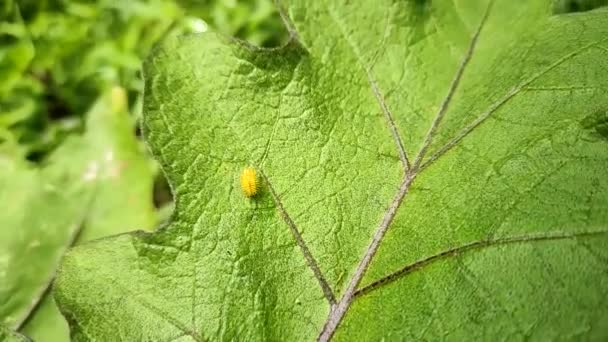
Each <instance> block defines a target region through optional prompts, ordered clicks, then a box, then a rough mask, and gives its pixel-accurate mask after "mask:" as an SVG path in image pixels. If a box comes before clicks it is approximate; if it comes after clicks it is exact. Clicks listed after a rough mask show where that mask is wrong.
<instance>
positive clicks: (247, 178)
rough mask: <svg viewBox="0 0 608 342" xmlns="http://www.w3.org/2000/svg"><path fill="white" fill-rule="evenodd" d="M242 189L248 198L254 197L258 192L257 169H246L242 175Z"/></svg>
mask: <svg viewBox="0 0 608 342" xmlns="http://www.w3.org/2000/svg"><path fill="white" fill-rule="evenodd" d="M241 188H242V189H243V193H244V194H245V196H247V197H253V196H255V194H257V192H258V179H257V175H256V173H255V169H254V168H252V167H246V168H245V169H244V170H243V172H242V173H241Z"/></svg>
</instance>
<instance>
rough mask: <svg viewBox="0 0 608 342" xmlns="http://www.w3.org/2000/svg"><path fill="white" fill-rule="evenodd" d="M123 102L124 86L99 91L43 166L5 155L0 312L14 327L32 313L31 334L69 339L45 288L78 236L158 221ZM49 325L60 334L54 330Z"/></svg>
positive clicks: (27, 328) (147, 172) (144, 161)
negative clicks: (80, 126)
mask: <svg viewBox="0 0 608 342" xmlns="http://www.w3.org/2000/svg"><path fill="white" fill-rule="evenodd" d="M125 105H126V98H125V95H124V91H122V90H121V89H120V88H115V89H114V90H113V91H111V92H108V93H107V94H105V95H104V96H103V97H101V98H100V100H99V101H98V102H97V104H96V105H95V107H94V108H93V109H92V110H91V112H90V113H89V115H88V116H89V120H88V122H87V132H86V133H85V134H84V135H83V136H82V137H73V138H71V139H68V140H67V141H66V142H65V144H64V145H63V146H62V147H61V148H60V149H59V150H57V151H56V153H54V154H53V155H52V156H51V158H50V160H49V161H48V163H47V165H46V166H45V167H43V168H40V169H39V168H34V167H32V166H31V165H28V164H25V163H24V162H21V161H19V160H17V159H14V158H0V163H2V168H1V170H2V177H1V178H0V179H2V186H1V187H0V189H1V190H2V191H1V192H0V196H1V197H2V203H4V204H5V208H4V210H3V211H2V214H1V215H0V222H1V223H2V227H3V228H2V230H0V237H1V238H0V241H1V243H0V256H1V257H2V258H1V259H0V260H2V263H0V284H1V285H0V303H1V305H0V318H1V321H2V322H3V323H6V324H7V325H9V326H11V327H13V328H17V327H20V326H22V325H23V323H24V321H25V320H26V319H29V321H28V322H27V324H26V325H25V327H24V329H25V331H26V332H27V334H28V335H30V336H31V337H40V340H46V339H48V338H50V336H54V338H52V340H53V341H59V337H58V336H60V335H63V336H65V337H64V339H67V329H66V327H67V326H66V323H64V322H63V320H62V318H61V316H60V315H59V312H58V311H57V309H55V308H54V304H53V302H52V298H51V297H49V296H46V295H45V294H44V293H45V291H46V288H47V287H48V286H49V284H50V281H51V279H52V277H53V276H54V273H55V269H56V267H57V265H58V263H59V259H60V258H61V256H62V255H63V253H64V252H65V250H66V249H67V248H68V247H69V246H70V245H71V244H72V243H74V242H75V241H76V239H77V238H78V239H79V240H81V241H82V240H88V239H92V238H98V237H101V236H107V235H112V234H117V233H120V232H124V230H125V229H127V227H129V228H131V229H133V228H138V227H140V228H148V227H151V226H152V225H153V224H154V222H155V215H154V208H153V206H152V183H153V172H152V168H151V165H150V164H149V162H148V161H147V159H146V158H145V157H144V154H143V153H142V151H141V146H139V144H138V141H137V139H136V138H135V137H134V136H133V134H132V131H133V130H132V124H131V118H129V116H128V115H127V113H126V111H125V109H126V106H125ZM125 208H129V210H125ZM43 297H44V300H43V303H42V304H41V306H40V307H39V308H38V310H36V311H35V314H34V315H33V317H32V316H31V315H32V312H33V310H34V309H35V308H36V306H37V304H38V303H39V301H40V300H41V298H43ZM47 322H52V323H48V324H47ZM52 330H57V331H58V333H56V334H53V335H51V333H50V331H52Z"/></svg>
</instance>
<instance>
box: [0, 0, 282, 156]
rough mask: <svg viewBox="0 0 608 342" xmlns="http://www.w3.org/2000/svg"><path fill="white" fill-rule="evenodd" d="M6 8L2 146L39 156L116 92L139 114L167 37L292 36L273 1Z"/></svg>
mask: <svg viewBox="0 0 608 342" xmlns="http://www.w3.org/2000/svg"><path fill="white" fill-rule="evenodd" d="M1 3H2V4H1V5H0V18H1V23H0V149H1V152H2V153H4V154H10V155H13V156H19V157H22V158H26V159H28V160H30V161H33V162H40V161H42V160H44V158H45V157H46V156H47V155H48V154H49V152H50V151H52V150H53V149H55V148H56V147H57V146H58V145H59V144H61V143H62V141H64V139H65V137H66V136H68V135H70V134H72V133H79V132H82V130H83V123H84V121H85V118H84V115H85V113H87V111H88V109H89V108H90V107H91V106H92V104H93V103H94V102H95V101H96V99H97V98H98V97H99V96H100V94H102V93H104V92H105V91H106V90H107V89H109V88H111V87H114V86H120V87H123V88H124V89H125V90H126V91H127V94H128V101H129V108H130V111H131V112H132V114H133V116H134V118H137V117H138V116H139V114H140V107H141V103H140V102H141V96H140V94H141V90H142V88H143V80H142V78H141V73H140V65H141V61H142V59H143V58H144V57H145V56H146V55H147V54H148V52H149V51H150V49H151V48H152V47H153V46H154V44H155V43H157V42H158V41H159V40H161V39H162V38H163V37H165V36H167V35H172V34H184V33H189V32H197V31H201V30H206V29H207V27H211V28H214V29H216V30H217V31H220V32H222V33H224V34H227V35H234V36H237V37H239V38H242V39H245V40H249V41H251V42H252V43H254V44H256V45H262V46H274V45H278V44H280V43H281V42H282V41H284V39H285V33H284V30H283V29H282V24H281V22H280V19H279V17H278V15H277V13H276V11H275V8H274V6H273V4H272V2H271V1H270V0H254V1H236V0H227V1H214V0H128V1H126V0H97V1H93V0H78V1H76V0H4V1H2V2H1Z"/></svg>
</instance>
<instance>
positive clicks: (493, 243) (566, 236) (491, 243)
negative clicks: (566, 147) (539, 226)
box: [355, 230, 608, 297]
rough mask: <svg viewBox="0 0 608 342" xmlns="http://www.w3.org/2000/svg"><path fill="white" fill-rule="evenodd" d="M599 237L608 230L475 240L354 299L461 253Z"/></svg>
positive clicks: (375, 285) (375, 284)
mask: <svg viewBox="0 0 608 342" xmlns="http://www.w3.org/2000/svg"><path fill="white" fill-rule="evenodd" d="M601 235H608V230H597V231H588V232H578V233H566V232H558V233H551V234H536V235H521V236H511V237H504V238H498V239H491V240H477V241H473V242H469V243H466V244H463V245H461V246H458V247H454V248H450V249H448V250H445V251H442V252H439V253H437V254H434V255H431V256H428V257H426V258H423V259H420V260H418V261H415V262H413V263H411V264H408V265H406V266H404V267H402V268H401V269H399V270H397V271H395V272H393V273H391V274H389V275H387V276H385V277H382V278H380V279H378V280H376V281H374V282H372V283H370V284H369V285H366V286H365V287H362V288H360V289H358V290H357V291H356V292H355V296H356V297H361V296H364V295H366V294H368V293H370V292H372V291H374V290H377V289H379V288H381V287H382V286H384V285H387V284H390V283H393V282H395V281H397V280H399V279H401V278H403V277H404V276H406V275H408V274H411V273H413V272H416V271H420V270H422V269H423V268H425V267H426V266H429V265H431V264H434V263H436V262H439V261H441V260H445V259H448V258H450V257H456V256H458V255H460V254H462V253H466V252H472V251H478V250H483V249H487V248H490V247H497V246H503V245H512V244H518V243H519V244H521V243H532V242H543V241H559V240H571V239H574V240H576V239H578V238H585V237H597V236H601Z"/></svg>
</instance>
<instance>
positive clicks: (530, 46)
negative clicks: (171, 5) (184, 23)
mask: <svg viewBox="0 0 608 342" xmlns="http://www.w3.org/2000/svg"><path fill="white" fill-rule="evenodd" d="M284 6H285V8H284V13H283V14H284V17H285V18H286V19H287V25H288V28H289V30H290V32H291V33H292V35H293V37H294V39H293V40H292V41H291V42H290V43H289V44H288V45H287V46H285V47H284V48H281V49H275V50H264V49H258V48H255V47H251V46H248V45H246V44H244V43H241V42H238V41H234V40H231V39H228V38H224V37H221V36H218V35H216V34H213V33H209V34H203V35H196V36H187V37H182V38H177V39H171V40H168V41H167V42H166V43H165V44H164V45H163V46H162V47H160V48H159V49H158V50H157V51H156V52H155V53H154V54H153V56H152V57H151V58H150V60H149V61H148V63H147V64H146V66H145V74H146V92H145V96H146V98H145V101H144V102H145V104H144V128H145V134H146V139H147V142H148V144H149V146H150V148H151V150H152V152H153V154H154V155H155V156H156V158H157V159H158V160H159V161H160V163H161V164H162V167H163V169H164V171H165V173H166V175H167V177H168V179H169V181H170V183H171V185H172V189H173V190H174V194H175V197H176V207H175V212H174V214H173V216H172V218H171V220H170V222H169V223H168V224H167V225H166V226H165V227H163V228H162V229H160V230H159V231H157V232H155V233H133V234H125V235H120V236H117V237H114V238H110V239H104V240H101V241H97V242H95V243H91V244H86V245H82V246H79V247H77V248H75V249H73V250H72V251H71V252H70V253H69V254H68V255H67V257H66V258H65V259H64V263H63V264H62V268H61V270H60V273H59V276H58V279H57V283H56V289H55V298H56V300H57V301H58V303H59V305H60V308H61V310H62V312H63V313H64V315H66V316H67V317H68V318H69V319H68V320H69V321H70V322H71V323H72V326H71V329H72V333H73V337H74V339H75V340H76V341H84V340H88V339H99V340H165V339H167V340H170V339H180V340H184V341H185V340H197V341H202V340H206V339H212V340H216V339H217V340H232V339H238V340H297V341H299V340H313V339H315V338H317V337H319V339H320V340H327V339H329V338H331V337H335V338H337V339H342V340H364V341H365V340H382V339H386V340H403V339H411V340H421V339H432V340H436V339H451V340H468V339H473V340H480V339H481V340H495V339H504V338H508V339H535V340H555V339H560V338H566V339H568V338H571V339H590V340H602V339H605V338H607V337H608V328H607V327H606V325H605V324H604V323H603V322H606V320H607V319H608V303H607V302H606V300H607V298H608V286H607V284H608V248H607V247H608V229H607V227H606V222H608V210H607V209H608V208H607V203H608V177H606V175H607V172H608V170H607V165H608V134H606V129H605V127H606V122H608V112H607V111H608V95H607V94H608V93H607V92H606V89H607V88H608V79H607V78H606V77H605V75H606V73H607V72H608V59H607V58H606V56H607V53H608V39H607V38H606V37H608V12H607V11H605V10H597V11H590V12H585V13H579V14H575V15H559V16H556V15H553V14H552V13H551V9H552V8H553V6H552V1H550V0H547V1H540V0H535V1H527V2H525V5H524V4H523V3H521V2H513V1H509V0H496V1H493V2H488V1H466V2H457V3H454V2H451V1H434V2H431V1H401V2H393V1H379V2H373V4H372V2H364V1H341V2H336V1H314V2H313V1H307V2H304V1H285V3H284ZM247 165H253V166H254V167H256V169H257V170H258V173H260V174H261V177H260V179H259V181H260V183H261V187H260V193H259V194H258V196H257V197H254V198H253V199H248V198H246V197H245V196H244V195H243V194H242V192H241V190H240V188H239V174H240V172H241V170H242V169H243V168H244V167H245V166H247ZM150 327H154V329H150Z"/></svg>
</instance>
